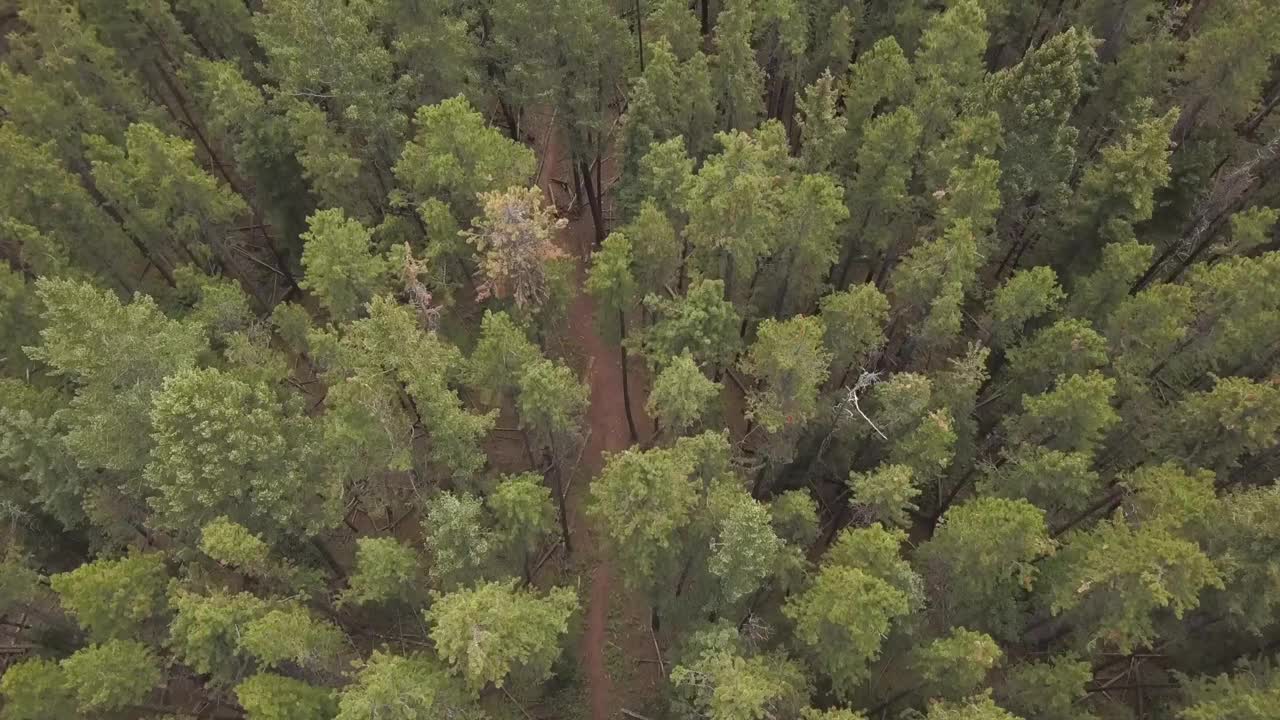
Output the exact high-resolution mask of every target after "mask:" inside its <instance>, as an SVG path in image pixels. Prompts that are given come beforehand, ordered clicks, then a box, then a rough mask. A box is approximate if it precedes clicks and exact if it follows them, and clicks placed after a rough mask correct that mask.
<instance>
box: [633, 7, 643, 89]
mask: <svg viewBox="0 0 1280 720" xmlns="http://www.w3.org/2000/svg"><path fill="white" fill-rule="evenodd" d="M635 8H636V44H637V45H639V51H640V72H641V73H644V13H642V12H641V10H640V0H636V2H635Z"/></svg>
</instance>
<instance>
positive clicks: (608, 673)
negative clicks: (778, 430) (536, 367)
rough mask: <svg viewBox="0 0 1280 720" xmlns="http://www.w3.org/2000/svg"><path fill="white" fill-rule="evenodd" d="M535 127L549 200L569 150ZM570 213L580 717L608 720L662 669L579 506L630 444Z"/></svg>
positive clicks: (581, 220) (563, 176)
mask: <svg viewBox="0 0 1280 720" xmlns="http://www.w3.org/2000/svg"><path fill="white" fill-rule="evenodd" d="M548 133H549V135H548ZM538 134H539V137H538V142H539V145H540V147H541V148H542V152H541V155H542V157H541V162H542V172H541V174H540V176H539V178H538V184H539V186H540V187H542V188H543V190H544V191H545V192H546V193H547V194H548V197H549V198H551V199H552V200H553V201H555V200H561V199H563V198H564V195H565V191H564V188H565V187H566V185H567V186H570V187H571V186H572V180H571V179H570V178H571V177H572V173H571V170H570V168H569V165H568V159H567V154H568V153H567V152H566V151H565V148H564V143H563V140H562V138H561V133H560V132H559V131H558V129H557V128H555V127H554V126H553V127H551V128H549V129H548V128H546V126H545V125H543V127H541V128H539V133H538ZM557 180H560V181H561V182H563V181H564V180H568V183H567V184H566V185H559V186H557V185H558V183H557V182H556V181H557ZM568 219H569V225H568V227H567V228H565V230H564V232H563V233H562V235H561V239H562V249H563V250H564V251H565V252H566V253H568V254H570V255H571V256H573V257H574V258H575V259H576V260H577V281H578V282H577V288H578V292H577V294H576V295H575V297H574V299H573V303H572V305H571V306H570V308H569V318H568V327H567V329H566V334H567V336H568V337H567V341H568V344H569V345H570V347H571V348H572V350H573V351H574V352H575V353H576V354H577V355H579V358H578V359H579V360H580V362H581V363H582V364H583V367H582V369H583V370H584V371H585V374H586V378H585V379H586V382H587V383H588V385H589V386H590V389H591V396H590V398H591V405H590V407H589V409H588V411H587V428H588V431H589V435H588V436H587V438H586V445H585V447H583V448H582V455H581V461H580V462H578V463H577V466H576V467H575V468H574V469H573V472H572V474H571V476H570V477H569V478H568V482H569V483H571V484H570V487H569V492H568V496H567V504H568V510H569V512H568V515H569V524H570V527H571V539H572V543H573V552H572V555H573V558H572V561H573V564H574V565H575V566H577V567H578V568H579V569H580V571H581V577H582V578H583V579H584V580H585V581H586V583H587V588H586V593H585V597H584V598H583V599H584V603H585V606H584V612H583V613H582V620H583V621H584V624H585V626H584V627H583V629H582V634H581V642H580V645H579V647H578V659H579V664H580V665H581V668H580V672H581V677H582V678H583V679H584V680H585V682H586V690H587V699H588V702H589V710H590V714H589V715H588V714H587V713H586V712H583V713H582V714H581V717H589V718H590V720H610V719H612V718H618V717H620V712H619V710H620V708H622V707H624V706H625V707H630V708H647V707H649V706H650V705H651V704H652V703H653V701H654V700H655V699H656V694H657V689H658V687H659V680H660V674H659V672H658V669H659V663H658V662H657V661H656V660H657V658H656V657H655V654H656V651H657V647H656V644H655V642H654V641H653V638H652V636H651V635H650V633H649V622H648V616H647V614H646V613H647V610H646V609H645V608H644V607H643V603H639V602H635V601H632V600H630V599H629V598H628V596H627V595H626V594H625V592H624V590H623V587H622V579H621V577H620V576H619V574H618V572H617V569H616V568H615V567H614V565H613V563H612V561H611V559H610V557H609V553H608V550H607V548H606V546H605V541H604V538H603V537H601V535H600V533H599V531H598V529H597V528H595V527H593V526H592V523H591V521H590V519H589V518H588V516H587V514H586V511H585V510H586V504H587V500H588V498H589V497H590V494H589V493H590V483H591V481H592V480H593V479H595V478H596V477H597V476H599V474H600V471H601V469H602V468H603V467H604V463H605V453H608V452H619V451H622V450H625V449H626V448H627V447H629V446H630V445H631V437H630V433H629V432H628V429H627V419H626V415H625V410H624V409H623V401H622V397H623V394H622V393H623V390H622V363H621V358H620V355H619V351H618V347H617V345H616V344H614V343H608V342H605V340H604V339H603V338H601V337H600V334H599V332H598V331H597V324H596V323H597V320H596V311H597V308H596V303H595V301H594V300H593V299H592V298H591V296H590V295H588V294H587V293H586V292H585V291H584V290H583V287H584V283H585V279H586V272H587V267H588V265H589V263H590V253H591V249H592V246H593V241H594V237H595V236H594V228H593V225H592V219H591V214H590V212H588V211H587V210H585V209H583V210H582V211H581V212H579V213H577V214H576V215H571V216H570V217H569V218H568ZM636 361H638V358H636ZM629 364H630V365H631V366H632V367H631V373H630V385H631V399H632V407H633V409H634V410H635V413H636V415H635V420H636V423H637V425H638V428H647V427H651V425H649V424H648V421H647V418H645V417H644V413H643V406H644V397H643V395H644V394H643V393H642V392H639V389H640V388H642V387H644V386H643V384H642V383H643V378H642V377H641V375H642V373H641V372H640V371H639V368H637V367H636V365H638V364H639V363H638V362H631V363H629ZM641 434H642V435H643V434H644V431H643V430H641Z"/></svg>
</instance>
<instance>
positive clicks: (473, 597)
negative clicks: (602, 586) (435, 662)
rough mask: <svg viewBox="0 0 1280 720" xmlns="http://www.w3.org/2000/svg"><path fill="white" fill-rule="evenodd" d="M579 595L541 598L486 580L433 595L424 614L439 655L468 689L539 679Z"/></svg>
mask: <svg viewBox="0 0 1280 720" xmlns="http://www.w3.org/2000/svg"><path fill="white" fill-rule="evenodd" d="M577 607H578V599H577V596H576V595H575V594H574V592H573V591H572V590H569V589H568V588H553V589H552V590H551V591H550V593H548V594H547V595H546V596H545V597H540V596H538V595H535V594H534V593H533V592H532V591H529V590H519V589H517V588H516V587H515V585H514V583H511V584H508V583H500V582H491V583H484V584H481V585H477V586H476V587H474V588H471V589H469V590H459V591H457V592H454V593H450V594H448V595H445V596H443V597H440V598H437V599H436V601H435V602H434V603H433V604H432V606H431V609H429V610H427V611H426V618H427V621H428V622H429V623H431V626H432V627H431V638H432V640H434V641H435V643H436V648H437V650H438V652H439V653H440V655H441V657H442V658H444V660H445V661H447V662H448V663H449V665H450V666H452V668H453V671H454V672H455V673H457V674H458V675H461V676H462V679H463V680H464V681H465V682H466V685H467V687H468V688H470V689H471V691H472V692H473V693H477V694H478V693H479V692H480V690H482V689H484V688H485V687H486V686H488V685H490V684H493V685H496V686H498V687H503V686H504V685H505V684H506V683H507V682H508V681H509V680H518V679H527V680H529V681H532V682H539V681H541V680H543V679H544V678H545V677H546V676H547V674H548V673H549V672H550V670H551V665H552V663H554V662H555V660H556V658H557V657H559V655H560V642H561V639H562V638H563V636H564V634H565V633H566V632H567V631H568V628H569V618H570V616H571V615H573V613H574V612H576V610H577Z"/></svg>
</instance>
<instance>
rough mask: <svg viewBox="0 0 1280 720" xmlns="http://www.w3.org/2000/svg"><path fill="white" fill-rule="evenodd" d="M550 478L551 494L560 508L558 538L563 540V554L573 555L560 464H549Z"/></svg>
mask: <svg viewBox="0 0 1280 720" xmlns="http://www.w3.org/2000/svg"><path fill="white" fill-rule="evenodd" d="M549 472H550V473H551V477H552V483H551V484H552V488H551V492H554V493H555V494H556V504H557V505H558V506H559V508H560V513H559V514H560V537H561V538H562V539H563V540H564V554H565V555H572V554H573V544H572V543H570V541H569V508H568V507H567V504H566V503H565V498H564V483H562V482H560V464H559V463H557V462H552V463H551V469H550V471H549Z"/></svg>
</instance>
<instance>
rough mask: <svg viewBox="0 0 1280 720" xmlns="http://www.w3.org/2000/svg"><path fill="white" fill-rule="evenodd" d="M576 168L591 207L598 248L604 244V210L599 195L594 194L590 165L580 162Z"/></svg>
mask: <svg viewBox="0 0 1280 720" xmlns="http://www.w3.org/2000/svg"><path fill="white" fill-rule="evenodd" d="M578 167H579V168H580V169H581V171H582V186H583V187H584V188H585V189H586V192H587V204H588V205H590V206H591V222H592V224H593V225H595V231H596V232H595V240H596V243H595V246H596V247H597V248H598V247H600V244H601V243H603V242H604V208H603V207H601V205H600V195H599V194H598V193H597V192H596V186H595V182H594V181H593V180H592V174H591V163H590V162H588V161H586V160H581V161H579V163H578Z"/></svg>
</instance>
